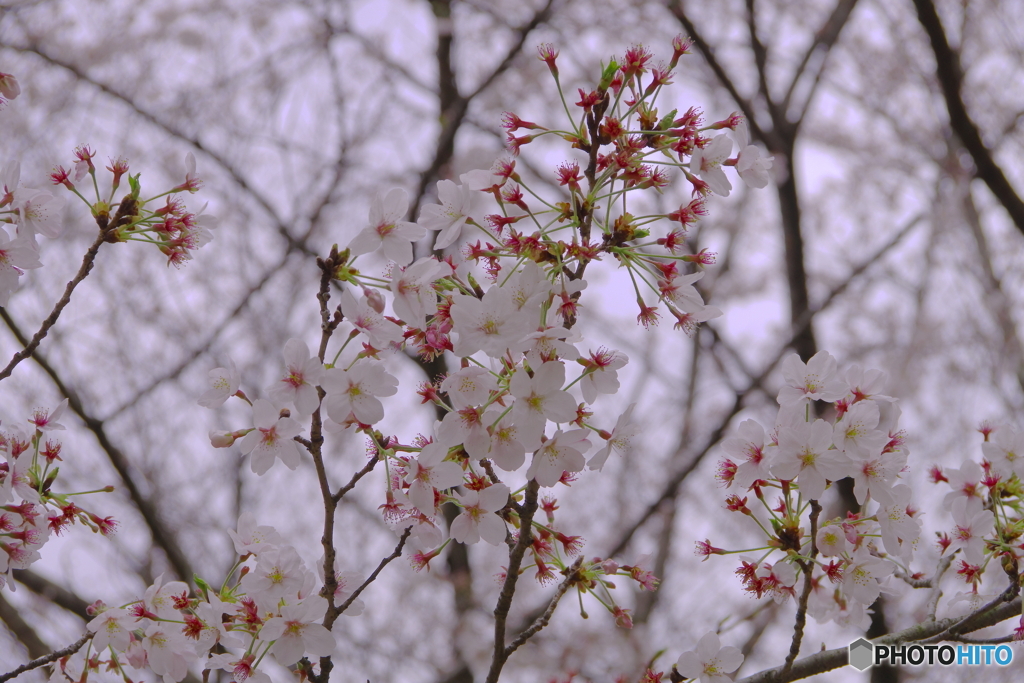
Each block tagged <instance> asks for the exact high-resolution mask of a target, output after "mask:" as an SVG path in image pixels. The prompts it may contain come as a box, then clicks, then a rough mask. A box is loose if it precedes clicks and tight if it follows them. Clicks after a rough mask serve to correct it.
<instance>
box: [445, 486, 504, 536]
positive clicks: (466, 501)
mask: <svg viewBox="0 0 1024 683" xmlns="http://www.w3.org/2000/svg"><path fill="white" fill-rule="evenodd" d="M508 495H509V488H508V486H505V485H504V484H494V485H493V486H488V487H487V488H485V489H483V490H481V491H472V490H470V491H466V492H465V493H457V492H456V493H455V498H456V500H458V502H459V505H460V506H462V513H461V514H460V515H459V516H458V517H456V518H455V521H453V522H452V526H451V534H452V538H454V539H455V540H456V541H459V542H460V543H467V544H471V543H476V542H477V541H479V540H480V539H483V540H485V541H487V542H488V543H490V544H491V545H500V544H501V543H503V542H504V541H505V535H506V533H507V532H506V529H505V522H504V521H502V519H501V518H500V517H498V515H496V514H494V513H495V512H497V511H498V510H501V509H502V508H503V507H505V505H506V503H508Z"/></svg>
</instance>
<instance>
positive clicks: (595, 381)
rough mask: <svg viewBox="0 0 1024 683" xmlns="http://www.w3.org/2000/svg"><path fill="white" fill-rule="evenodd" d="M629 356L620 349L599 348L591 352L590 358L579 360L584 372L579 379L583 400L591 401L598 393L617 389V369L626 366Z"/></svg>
mask: <svg viewBox="0 0 1024 683" xmlns="http://www.w3.org/2000/svg"><path fill="white" fill-rule="evenodd" d="M628 362H629V358H627V357H626V354H624V353H622V352H621V351H610V350H608V349H606V348H600V349H598V350H597V351H596V352H591V354H590V358H589V359H586V360H583V361H580V363H581V364H582V365H583V367H585V368H586V372H585V373H584V375H583V379H581V380H580V391H582V392H583V400H584V401H586V402H587V403H593V402H594V401H596V400H597V397H598V395H599V394H614V393H615V392H617V391H618V390H619V374H618V371H619V370H620V369H622V368H623V367H625V366H626V363H628Z"/></svg>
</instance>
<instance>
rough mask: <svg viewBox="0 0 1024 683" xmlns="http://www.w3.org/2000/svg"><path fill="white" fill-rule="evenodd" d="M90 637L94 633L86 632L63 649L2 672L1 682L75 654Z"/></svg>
mask: <svg viewBox="0 0 1024 683" xmlns="http://www.w3.org/2000/svg"><path fill="white" fill-rule="evenodd" d="M90 639H92V634H91V633H86V634H85V635H84V636H82V637H81V638H79V639H78V640H76V641H75V642H74V643H72V644H71V645H68V646H67V647H66V648H64V649H63V650H57V651H56V652H51V653H50V654H48V655H46V656H44V657H40V658H39V659H33V660H32V661H31V662H28V663H27V664H22V665H21V666H19V667H18V668H17V669H14V670H13V671H8V672H7V673H5V674H0V683H4V681H9V680H11V679H12V678H17V677H18V676H20V675H21V674H23V673H25V672H26V671H31V670H32V669H38V668H39V667H41V666H46V665H47V664H50V663H51V662H56V661H57V660H58V659H60V658H61V657H67V656H68V655H73V654H75V653H76V652H78V651H79V650H81V649H82V646H83V645H85V644H86V643H87V642H89V640H90Z"/></svg>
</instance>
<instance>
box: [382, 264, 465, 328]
mask: <svg viewBox="0 0 1024 683" xmlns="http://www.w3.org/2000/svg"><path fill="white" fill-rule="evenodd" d="M451 274H452V267H451V266H450V265H448V264H447V263H445V262H443V261H438V260H437V259H435V258H434V257H433V256H427V257H424V258H421V259H418V260H417V261H416V262H415V263H413V264H412V265H411V266H409V267H408V268H405V269H404V270H402V271H401V273H399V274H398V275H397V276H396V277H393V278H392V279H391V285H390V287H391V292H392V294H394V296H395V298H394V300H393V303H392V306H393V307H394V310H395V315H397V316H398V317H399V318H401V319H402V320H404V321H405V323H406V324H407V325H409V326H411V327H421V326H422V325H423V320H424V319H425V318H426V317H427V316H428V315H433V314H434V313H436V312H437V295H436V293H435V292H434V288H433V286H432V284H433V283H434V282H435V281H437V280H439V279H440V278H443V277H449V276H450V275H451Z"/></svg>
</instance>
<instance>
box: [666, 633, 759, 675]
mask: <svg viewBox="0 0 1024 683" xmlns="http://www.w3.org/2000/svg"><path fill="white" fill-rule="evenodd" d="M742 663H743V654H742V653H741V652H740V650H739V648H737V647H733V646H732V645H726V646H725V647H722V642H721V641H720V640H719V639H718V636H717V635H716V634H714V633H707V634H705V635H704V636H703V637H702V638H701V639H700V640H699V641H697V649H696V650H690V651H688V652H684V653H683V654H681V655H680V656H679V660H678V661H677V662H676V669H677V670H678V671H679V673H680V674H682V675H683V676H685V677H686V678H700V680H701V683H728V682H729V681H730V680H731V679H730V678H729V676H727V675H726V674H730V673H732V672H733V671H735V670H736V669H738V668H740V664H742Z"/></svg>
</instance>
